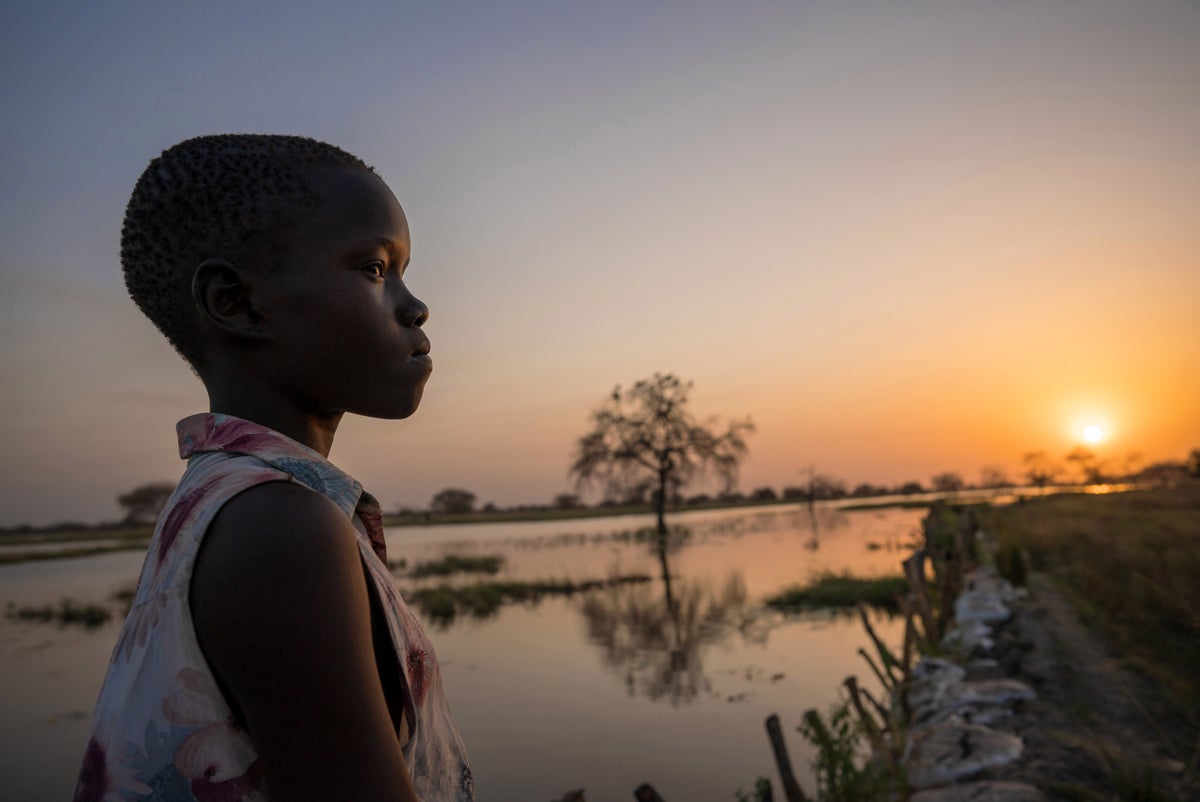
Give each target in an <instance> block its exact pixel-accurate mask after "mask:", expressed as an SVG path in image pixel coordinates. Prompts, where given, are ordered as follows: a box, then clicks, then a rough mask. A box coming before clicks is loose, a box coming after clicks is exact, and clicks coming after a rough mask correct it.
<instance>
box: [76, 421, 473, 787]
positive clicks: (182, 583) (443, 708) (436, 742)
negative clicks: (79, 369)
mask: <svg viewBox="0 0 1200 802" xmlns="http://www.w3.org/2000/svg"><path fill="white" fill-rule="evenodd" d="M178 431H179V449H180V456H181V457H183V458H184V459H187V460H188V467H187V470H186V472H185V473H184V475H183V479H182V480H181V481H180V483H179V486H178V487H177V488H176V490H175V492H174V494H173V495H172V497H171V499H170V500H169V501H168V502H167V505H166V507H165V508H164V509H163V512H162V514H161V515H160V517H159V522H158V525H157V527H156V528H155V533H154V538H153V540H152V541H151V543H150V549H149V552H148V554H147V556H146V561H145V563H144V565H143V567H142V575H141V577H140V578H139V580H138V589H137V593H136V595H135V597H134V603H133V608H132V609H131V611H130V613H129V616H128V617H127V618H126V620H125V625H124V627H123V628H122V630H121V633H120V635H119V636H118V638H117V642H116V644H115V646H114V648H113V653H112V659H111V660H110V661H109V668H108V676H107V677H106V678H105V681H104V687H103V688H102V689H101V691H100V699H99V701H98V702H97V704H96V711H95V714H94V715H93V718H92V729H91V733H90V737H89V740H88V745H87V748H86V751H85V753H84V756H83V765H82V767H81V769H80V774H79V781H78V784H77V786H76V790H75V797H74V799H75V801H76V802H133V801H134V800H142V801H146V800H155V802H269V800H270V799H271V797H270V794H269V792H268V789H267V786H266V782H265V778H264V777H263V776H262V771H261V766H260V762H259V760H258V753H257V751H256V750H255V748H254V743H253V741H252V740H251V739H250V737H249V735H248V734H247V733H246V732H245V731H244V730H242V729H241V728H240V727H239V726H238V725H237V722H236V719H235V717H234V715H233V712H232V710H231V709H230V707H229V704H228V702H227V701H226V700H225V698H224V696H223V695H222V693H221V691H220V689H219V687H218V685H217V682H216V680H215V678H214V677H213V675H212V672H211V670H210V669H209V667H208V664H207V662H206V661H205V659H204V655H203V653H202V652H201V650H200V646H199V644H198V643H197V642H196V635H195V631H194V630H193V628H192V620H191V612H190V610H189V608H188V602H187V598H188V589H189V585H190V582H191V576H192V567H193V565H194V562H195V558H196V555H197V554H198V553H199V550H200V544H201V542H202V540H203V537H204V533H205V532H206V531H207V529H208V526H209V524H210V523H211V522H212V520H213V518H214V517H215V515H216V513H217V511H218V510H220V508H221V506H222V505H223V504H224V503H225V502H226V501H228V500H229V499H231V498H233V497H234V496H236V495H237V494H238V493H240V492H242V491H243V490H246V489H248V488H250V487H253V486H255V485H257V484H262V483H263V482H277V481H289V482H297V483H299V484H303V485H305V486H307V487H309V488H311V489H312V490H314V491H316V492H319V493H321V494H322V495H324V496H326V497H327V498H329V499H330V500H331V501H333V502H334V503H335V504H337V505H338V507H339V508H340V509H341V510H342V511H343V512H344V513H345V514H346V516H347V517H348V518H350V519H351V520H352V521H353V523H354V526H355V531H356V532H357V534H358V546H359V553H360V555H361V557H362V560H363V564H364V565H365V567H366V568H367V575H368V576H369V577H370V584H371V586H372V588H373V590H374V592H375V594H376V595H377V597H378V598H379V600H380V602H381V606H382V607H383V609H384V614H385V616H386V618H387V624H388V630H389V632H390V634H391V638H392V644H393V647H394V648H395V656H396V664H397V665H398V667H399V669H400V671H401V674H402V676H403V679H404V686H405V688H406V691H405V693H406V698H405V700H404V707H405V710H406V716H407V717H408V718H409V725H410V727H409V729H410V735H409V740H408V742H407V743H406V744H405V745H404V755H405V759H406V761H407V763H408V768H409V774H410V775H411V777H412V780H413V785H414V788H416V790H417V796H418V798H420V799H421V800H423V801H424V802H443V801H447V802H472V800H474V798H475V791H474V780H473V778H472V776H471V770H470V768H469V766H468V765H467V759H466V750H465V748H464V747H463V743H462V738H461V737H460V736H459V733H458V730H457V728H456V727H455V725H454V721H453V719H452V717H451V716H450V710H449V707H448V705H447V704H446V699H445V695H444V693H443V691H442V682H441V672H440V670H439V667H438V662H437V656H436V654H435V653H434V651H433V646H432V644H431V643H430V642H429V639H428V638H427V637H426V635H425V632H424V630H423V629H422V627H421V625H420V623H419V622H418V621H417V619H416V617H415V616H414V615H413V613H412V611H411V610H409V608H408V606H407V605H406V604H405V603H404V601H403V599H401V598H400V594H399V592H398V591H397V590H396V587H395V583H394V582H393V581H392V576H391V572H390V571H389V570H388V569H387V565H386V549H385V544H384V539H383V525H382V523H383V521H382V515H381V513H380V509H379V503H378V502H377V501H376V500H375V499H374V497H372V496H371V495H370V494H369V493H366V492H365V491H363V489H362V485H360V484H359V483H358V482H356V481H355V480H354V479H352V478H351V477H349V476H347V475H346V474H345V473H343V472H342V471H340V470H339V469H338V468H336V467H335V466H334V465H332V464H331V463H329V462H328V461H326V460H325V459H324V458H323V457H321V455H320V454H318V453H317V452H315V451H313V450H312V449H309V448H307V447H305V446H303V445H301V444H300V443H296V442H295V441H293V440H291V439H289V438H287V437H285V436H284V435H282V434H279V433H278V432H274V431H272V430H270V429H267V428H265V427H262V426H259V425H258V424H255V423H252V422H250V421H246V420H242V419H240V418H234V417H232V416H228V415H211V414H205V415H193V416H191V417H189V418H185V419H184V420H182V421H180V423H179V427H178Z"/></svg>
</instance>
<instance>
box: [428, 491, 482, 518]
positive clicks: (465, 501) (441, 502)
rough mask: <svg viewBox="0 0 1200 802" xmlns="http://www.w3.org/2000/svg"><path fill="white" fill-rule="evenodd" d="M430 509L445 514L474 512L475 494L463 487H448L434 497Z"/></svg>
mask: <svg viewBox="0 0 1200 802" xmlns="http://www.w3.org/2000/svg"><path fill="white" fill-rule="evenodd" d="M429 509H430V511H431V512H440V513H443V514H461V513H465V512H472V511H473V510H474V509H475V494H474V493H472V492H471V491H470V490H463V489H462V488H461V487H447V488H446V489H445V490H442V491H439V492H438V493H437V495H435V496H434V497H433V500H431V501H430V502H429Z"/></svg>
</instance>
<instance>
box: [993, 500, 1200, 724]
mask: <svg viewBox="0 0 1200 802" xmlns="http://www.w3.org/2000/svg"><path fill="white" fill-rule="evenodd" d="M987 517H988V518H989V519H990V520H985V522H984V525H985V528H987V527H990V529H991V530H992V531H993V532H994V534H995V535H996V537H997V539H998V545H999V548H1000V550H1001V551H1002V552H1007V553H1009V554H1013V555H1020V560H1019V561H1014V562H1015V565H1019V566H1020V569H1019V570H1022V571H1023V570H1024V568H1025V567H1028V568H1030V569H1031V570H1036V571H1042V572H1045V573H1046V574H1049V575H1050V576H1051V577H1052V578H1053V579H1054V580H1056V582H1057V584H1059V585H1060V586H1061V587H1062V588H1063V589H1064V591H1065V592H1066V593H1067V595H1068V596H1069V598H1071V600H1072V601H1073V602H1074V603H1075V605H1076V606H1077V608H1078V609H1079V610H1080V612H1081V614H1082V616H1083V618H1084V620H1085V622H1087V623H1088V624H1089V625H1090V626H1092V627H1093V628H1094V629H1096V630H1097V631H1098V632H1100V633H1101V634H1102V636H1104V637H1105V638H1106V639H1107V640H1108V641H1109V642H1110V643H1111V644H1112V645H1113V646H1114V647H1115V649H1114V651H1116V652H1117V653H1119V654H1121V655H1122V656H1123V657H1125V658H1126V659H1127V661H1128V662H1129V663H1130V664H1131V665H1132V666H1133V667H1134V668H1136V669H1138V670H1140V671H1141V672H1143V673H1144V674H1146V675H1148V676H1149V677H1150V678H1151V679H1153V680H1154V681H1155V682H1157V683H1158V684H1160V685H1161V686H1162V687H1163V688H1164V689H1165V690H1166V692H1167V693H1168V695H1169V696H1170V698H1171V699H1172V700H1173V701H1175V702H1177V703H1178V705H1179V706H1180V708H1181V710H1182V711H1190V713H1187V716H1188V718H1189V719H1190V722H1189V723H1190V724H1191V726H1193V727H1195V726H1197V725H1200V483H1191V484H1187V485H1182V486H1179V487H1176V488H1173V489H1159V490H1147V491H1137V492H1130V493H1116V494H1112V495H1094V496H1091V495H1074V496H1051V497H1048V498H1044V499H1038V500H1032V501H1025V502H1022V503H1018V504H1013V505H1011V506H1008V507H1000V508H995V509H993V510H991V511H990V512H989V513H987ZM1001 567H1002V568H1003V567H1005V566H1001ZM1010 570H1012V569H1011V568H1010ZM1016 578H1019V577H1016Z"/></svg>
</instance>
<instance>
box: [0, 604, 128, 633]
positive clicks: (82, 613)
mask: <svg viewBox="0 0 1200 802" xmlns="http://www.w3.org/2000/svg"><path fill="white" fill-rule="evenodd" d="M4 615H5V617H7V618H11V619H14V620H16V621H38V622H42V623H51V622H54V623H57V624H59V625H60V626H64V627H65V626H70V625H72V624H78V625H80V626H82V627H84V628H85V629H95V628H96V627H99V626H100V625H102V624H104V623H105V622H107V621H108V619H110V618H112V611H111V610H109V609H108V608H107V607H104V606H103V605H99V604H80V603H79V602H76V601H74V600H73V599H63V600H62V601H61V602H59V603H58V604H57V605H51V604H47V605H44V606H42V607H32V606H17V605H16V604H12V603H9V605H8V607H7V608H6V609H5V611H4Z"/></svg>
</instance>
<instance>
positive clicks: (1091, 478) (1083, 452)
mask: <svg viewBox="0 0 1200 802" xmlns="http://www.w3.org/2000/svg"><path fill="white" fill-rule="evenodd" d="M1067 462H1070V463H1074V465H1075V467H1076V468H1077V469H1078V470H1079V475H1080V477H1081V478H1082V479H1083V481H1084V482H1086V483H1087V484H1093V485H1094V484H1098V483H1100V482H1103V481H1104V465H1103V464H1102V463H1101V462H1100V460H1099V458H1098V457H1097V456H1096V452H1095V451H1092V450H1091V449H1090V448H1085V447H1083V446H1076V447H1075V448H1073V449H1071V451H1070V452H1069V453H1068V454H1067Z"/></svg>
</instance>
